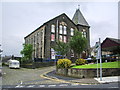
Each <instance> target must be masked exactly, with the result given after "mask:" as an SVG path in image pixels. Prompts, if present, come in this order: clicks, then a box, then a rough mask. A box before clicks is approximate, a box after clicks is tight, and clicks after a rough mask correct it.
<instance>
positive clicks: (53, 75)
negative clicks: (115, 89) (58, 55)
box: [44, 70, 120, 85]
mask: <svg viewBox="0 0 120 90" xmlns="http://www.w3.org/2000/svg"><path fill="white" fill-rule="evenodd" d="M44 76H45V77H49V78H52V79H56V80H59V81H63V82H67V83H78V84H80V85H93V84H94V85H95V84H104V83H113V82H116V83H118V82H120V79H119V78H120V76H109V77H102V81H101V80H100V78H83V79H78V78H72V77H66V76H60V75H57V74H56V73H55V70H54V71H51V72H48V73H46V74H44Z"/></svg>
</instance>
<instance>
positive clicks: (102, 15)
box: [0, 2, 118, 56]
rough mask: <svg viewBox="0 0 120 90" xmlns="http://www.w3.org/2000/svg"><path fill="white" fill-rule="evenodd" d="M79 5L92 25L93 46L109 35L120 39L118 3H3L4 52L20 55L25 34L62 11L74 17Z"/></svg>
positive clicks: (91, 39)
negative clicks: (119, 34)
mask: <svg viewBox="0 0 120 90" xmlns="http://www.w3.org/2000/svg"><path fill="white" fill-rule="evenodd" d="M78 5H80V10H81V12H82V14H83V15H84V17H85V19H86V20H87V22H88V24H89V25H90V44H91V46H93V45H95V42H96V41H98V39H99V38H101V42H102V41H103V40H104V39H105V38H106V37H111V38H118V3H117V2H56V3H55V2H3V3H2V47H3V50H4V52H3V55H15V56H20V51H21V49H22V44H23V43H24V37H25V36H26V35H28V34H29V33H31V32H32V31H34V30H35V29H36V28H38V27H39V26H41V25H42V24H43V23H45V22H46V21H48V20H50V19H52V18H54V17H56V16H58V15H60V14H62V13H66V14H67V15H68V17H69V18H70V19H72V17H73V15H74V13H75V11H76V9H77V8H78ZM0 8H1V4H0ZM0 17H1V16H0ZM0 33H1V32H0ZM0 37H1V36H0ZM0 43H1V41H0Z"/></svg>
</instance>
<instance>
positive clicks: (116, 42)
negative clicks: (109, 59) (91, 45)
mask: <svg viewBox="0 0 120 90" xmlns="http://www.w3.org/2000/svg"><path fill="white" fill-rule="evenodd" d="M101 45H102V48H114V47H117V46H120V39H115V38H106V39H105V40H104V41H103V42H102V44H101Z"/></svg>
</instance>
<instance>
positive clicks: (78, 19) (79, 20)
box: [72, 9, 89, 26]
mask: <svg viewBox="0 0 120 90" xmlns="http://www.w3.org/2000/svg"><path fill="white" fill-rule="evenodd" d="M72 21H73V22H74V23H75V24H76V25H77V24H80V25H84V26H89V24H88V23H87V21H86V20H85V18H84V16H83V15H82V13H81V11H80V10H79V9H77V10H76V12H75V14H74V16H73V19H72Z"/></svg>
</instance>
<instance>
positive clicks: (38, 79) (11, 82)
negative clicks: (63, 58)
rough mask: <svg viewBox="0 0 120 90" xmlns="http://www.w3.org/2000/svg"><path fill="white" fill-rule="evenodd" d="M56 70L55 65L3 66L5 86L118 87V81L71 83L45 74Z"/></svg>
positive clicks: (3, 83)
mask: <svg viewBox="0 0 120 90" xmlns="http://www.w3.org/2000/svg"><path fill="white" fill-rule="evenodd" d="M53 70H55V67H54V66H52V67H44V68H38V69H26V68H21V69H9V68H8V67H3V73H4V74H3V76H2V77H3V80H2V87H3V88H113V89H116V88H118V83H107V84H97V85H87V84H78V83H70V82H68V81H67V80H65V81H61V80H56V79H51V78H47V77H45V76H43V74H45V73H46V72H50V71H53Z"/></svg>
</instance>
